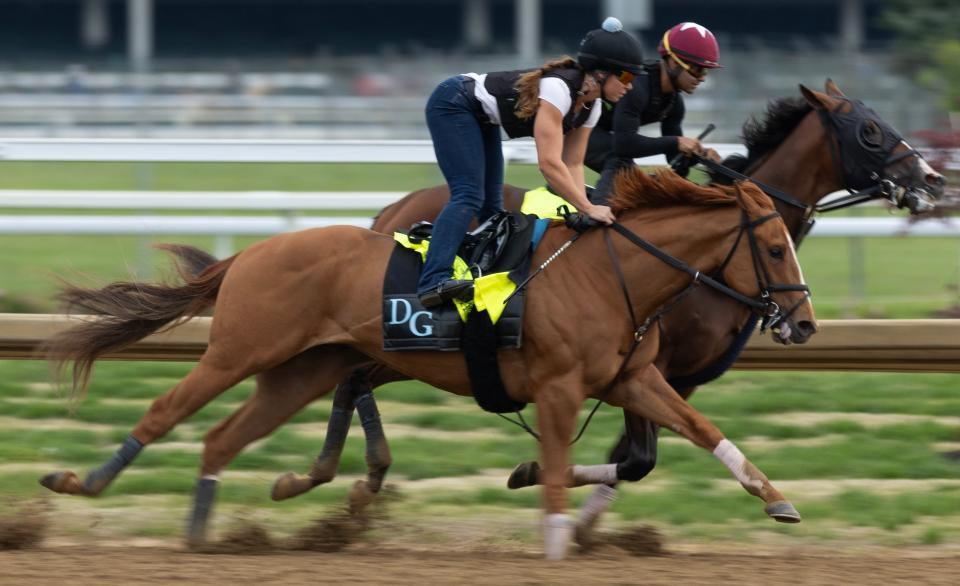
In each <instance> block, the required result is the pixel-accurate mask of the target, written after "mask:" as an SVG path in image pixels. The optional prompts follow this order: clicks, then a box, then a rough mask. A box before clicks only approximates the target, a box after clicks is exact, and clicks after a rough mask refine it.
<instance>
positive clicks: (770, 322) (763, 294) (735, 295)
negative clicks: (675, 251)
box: [604, 208, 810, 342]
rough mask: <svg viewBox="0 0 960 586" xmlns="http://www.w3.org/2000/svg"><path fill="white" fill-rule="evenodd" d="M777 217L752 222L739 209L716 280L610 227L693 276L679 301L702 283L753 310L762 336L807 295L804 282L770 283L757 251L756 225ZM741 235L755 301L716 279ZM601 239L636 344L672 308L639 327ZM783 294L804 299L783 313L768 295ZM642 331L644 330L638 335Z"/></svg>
mask: <svg viewBox="0 0 960 586" xmlns="http://www.w3.org/2000/svg"><path fill="white" fill-rule="evenodd" d="M779 217H780V214H779V212H772V213H770V214H767V215H765V216H762V217H760V218H756V219H753V220H751V219H750V217H749V216H748V215H747V212H746V211H745V210H743V209H742V208H741V218H740V230H739V232H738V233H737V238H736V240H735V241H734V243H733V246H731V247H730V251H729V252H728V253H727V255H726V257H725V258H724V260H723V262H722V263H721V265H720V268H718V269H717V271H716V272H715V273H714V274H715V275H717V276H716V277H711V276H709V275H704V274H703V273H701V272H700V271H698V270H697V269H694V268H693V267H691V266H690V265H688V264H687V263H685V262H683V261H682V260H680V259H678V258H676V257H675V256H671V255H669V254H667V253H666V252H664V251H663V250H661V249H660V248H659V247H657V246H656V245H654V244H653V243H651V242H649V241H647V240H644V239H643V238H641V237H640V236H638V235H637V234H636V233H634V232H633V231H631V230H630V229H629V228H627V227H626V226H624V225H623V224H621V223H619V222H614V223H613V224H611V225H610V226H609V227H610V229H612V230H613V231H615V232H617V233H618V234H620V235H621V236H623V237H624V238H626V239H627V240H629V241H630V242H632V243H633V244H634V245H636V246H638V247H640V248H642V249H643V250H645V251H647V252H648V253H650V254H651V255H653V256H654V257H656V258H658V259H659V260H661V261H663V262H664V263H665V264H667V265H669V266H671V267H673V268H675V269H677V270H679V271H682V272H684V273H687V274H688V275H690V276H691V277H693V280H692V281H691V282H690V284H689V285H688V286H687V288H686V290H684V291H683V292H681V293H680V294H679V295H678V296H677V297H678V298H679V297H681V296H684V295H685V294H686V293H687V290H691V289H692V288H693V287H694V286H695V285H697V284H699V283H702V284H703V285H705V286H707V287H710V288H711V289H714V290H716V291H718V292H720V293H721V294H723V295H726V296H727V297H730V298H732V299H734V300H736V301H739V302H740V303H742V304H744V305H746V306H747V307H749V308H750V309H751V310H753V311H754V313H756V314H757V315H758V316H759V317H760V318H761V324H760V331H761V333H762V332H765V331H766V330H767V328H776V327H777V325H778V324H779V323H780V322H782V321H783V320H785V319H787V318H789V317H790V316H791V315H793V313H794V312H795V311H796V310H797V309H798V308H799V307H800V306H801V305H802V304H803V302H804V300H805V299H806V298H807V297H808V296H809V295H810V288H809V287H807V285H806V284H805V283H797V284H794V283H786V284H781V283H773V282H772V280H771V278H770V272H769V271H768V270H767V266H766V263H764V261H763V258H762V254H761V252H760V245H759V244H758V242H757V238H756V234H755V229H756V227H757V226H759V225H761V224H764V223H766V222H767V221H769V220H772V219H774V218H779ZM744 234H746V235H747V242H748V243H749V246H750V256H751V259H752V262H753V272H754V276H755V277H756V280H757V287H758V288H759V290H760V296H759V298H756V299H755V298H753V297H749V296H747V295H744V294H743V293H740V292H739V291H736V290H734V289H732V288H730V287H729V286H727V285H726V284H724V283H723V282H722V281H721V280H720V277H719V275H720V274H722V273H723V270H724V269H725V268H726V267H727V265H728V264H729V263H730V261H731V260H732V259H733V255H734V254H735V253H736V251H737V248H738V247H739V245H740V242H741V240H743V235H744ZM604 238H605V239H606V242H607V251H608V252H609V254H610V259H611V261H612V262H613V266H614V269H615V270H616V273H617V278H618V280H619V283H620V288H621V290H622V292H623V295H624V299H625V300H626V304H627V309H628V310H629V313H630V319H631V322H632V323H633V326H634V339H635V340H637V342H639V339H638V338H642V336H643V333H645V332H646V329H647V328H648V327H649V324H650V323H653V322H654V321H656V320H657V319H658V318H659V317H660V316H661V315H663V314H664V313H666V311H668V310H669V308H671V307H672V305H665V306H663V307H661V308H660V310H659V311H657V312H656V313H654V314H653V315H651V316H650V317H649V318H647V320H645V322H644V324H642V325H638V324H637V318H636V315H635V313H634V311H633V303H632V302H631V300H630V292H629V290H628V288H627V284H626V280H625V279H624V276H623V271H622V270H621V269H620V262H619V260H618V259H617V255H616V252H615V250H614V248H613V244H612V242H611V240H610V232H609V231H604ZM785 291H803V292H804V293H805V295H804V297H803V298H801V299H800V300H799V301H798V302H797V303H795V304H794V305H793V306H791V307H790V308H789V309H788V310H787V311H786V312H785V311H784V310H783V309H782V308H781V307H780V306H779V305H778V304H777V303H776V302H775V301H774V300H773V298H772V296H771V293H777V292H785ZM641 330H643V331H642V332H641Z"/></svg>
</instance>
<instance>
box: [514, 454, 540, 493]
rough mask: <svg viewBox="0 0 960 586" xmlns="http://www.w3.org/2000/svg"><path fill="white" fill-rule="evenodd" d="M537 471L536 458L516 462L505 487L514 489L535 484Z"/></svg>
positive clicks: (538, 470) (538, 465)
mask: <svg viewBox="0 0 960 586" xmlns="http://www.w3.org/2000/svg"><path fill="white" fill-rule="evenodd" d="M539 472H540V464H539V463H538V462H537V461H536V460H534V461H532V462H522V463H520V464H517V467H516V468H514V469H513V472H511V473H510V478H508V479H507V488H509V489H514V490H515V489H518V488H524V487H527V486H536V485H537V475H538V474H539Z"/></svg>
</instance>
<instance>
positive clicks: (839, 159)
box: [691, 97, 931, 246]
mask: <svg viewBox="0 0 960 586" xmlns="http://www.w3.org/2000/svg"><path fill="white" fill-rule="evenodd" d="M834 99H837V100H840V101H842V102H844V103H846V104H850V111H848V112H843V111H842V110H843V105H842V104H841V105H840V106H838V107H837V108H834V109H833V110H827V109H823V108H816V112H817V114H818V116H819V117H820V122H821V124H822V125H823V128H824V131H825V132H826V134H827V142H828V143H829V145H830V153H831V158H832V160H833V163H834V168H836V169H838V172H839V174H840V183H841V185H843V186H844V189H846V190H847V192H848V194H847V195H845V196H843V197H839V198H836V199H834V200H831V201H830V202H827V203H824V204H805V203H803V202H802V201H800V200H798V199H797V198H795V197H793V196H792V195H790V194H788V193H786V192H785V191H783V190H780V189H777V188H775V187H772V186H770V185H767V184H765V183H763V182H761V181H757V180H756V179H753V178H751V177H748V176H747V175H745V174H743V173H740V172H738V171H734V170H733V169H730V168H729V167H726V166H724V165H722V164H720V163H716V162H714V161H711V160H710V159H707V158H706V157H702V156H700V155H697V154H693V155H691V158H693V159H694V161H695V162H696V163H699V164H701V165H703V166H705V167H707V168H708V169H710V170H711V171H713V172H715V173H717V174H720V175H723V176H725V177H727V178H729V179H732V180H734V181H743V180H748V181H751V182H752V183H754V184H755V185H756V186H757V187H759V188H760V189H761V190H763V192H764V193H766V194H767V195H769V196H770V197H772V198H774V199H777V200H779V201H781V202H783V203H785V204H787V205H789V206H791V207H794V208H797V209H800V210H803V221H804V227H803V229H802V230H801V231H800V233H799V234H798V235H797V237H796V238H795V239H794V240H795V243H796V245H797V246H799V245H800V241H801V240H802V239H803V237H804V236H806V235H807V234H808V233H809V232H810V229H811V228H813V225H814V223H815V220H814V218H813V216H814V214H816V213H824V212H832V211H835V210H839V209H843V208H846V207H850V206H853V205H857V204H860V203H863V202H866V201H871V200H878V199H886V200H888V201H890V202H891V203H892V204H894V205H896V206H897V207H898V208H903V207H907V208H909V209H910V211H911V212H912V213H918V212H921V211H925V210H927V209H929V208H930V207H931V204H930V203H929V202H928V201H927V200H926V199H925V198H924V196H923V195H921V194H919V193H917V192H916V190H908V189H907V188H905V187H901V186H899V185H898V183H897V180H898V179H899V177H897V176H895V175H890V174H889V173H888V169H889V168H890V167H891V166H893V165H894V164H895V163H898V162H900V161H902V160H903V159H906V158H908V157H917V158H918V159H922V158H923V155H921V154H920V153H919V152H917V150H916V149H912V148H911V149H907V150H905V151H903V152H901V153H897V154H893V150H894V149H895V148H897V145H899V144H900V143H901V142H902V141H903V137H902V136H901V135H900V133H898V132H897V131H896V130H894V129H893V127H891V126H890V125H889V124H887V123H886V122H884V121H883V120H882V119H881V118H880V117H879V116H877V114H876V112H874V111H873V110H871V109H870V108H868V107H867V106H865V105H864V104H863V102H861V101H859V100H851V99H849V98H844V97H835V98H834ZM871 123H872V124H871ZM856 147H859V148H856Z"/></svg>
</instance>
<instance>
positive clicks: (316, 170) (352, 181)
mask: <svg viewBox="0 0 960 586" xmlns="http://www.w3.org/2000/svg"><path fill="white" fill-rule="evenodd" d="M0 171H2V172H0V189H11V188H24V189H124V190H126V189H130V190H132V189H156V190H281V191H294V192H295V191H303V190H307V191H324V190H388V191H412V190H414V189H418V188H421V187H426V186H429V185H435V184H438V183H441V182H442V177H441V176H440V174H439V171H438V170H437V169H436V167H435V166H433V165H401V164H392V165H387V164H384V165H360V164H326V165H321V164H317V165H314V164H200V163H192V164H187V163H151V164H147V163H109V164H108V163H104V164H86V163H67V164H64V163H57V164H52V163H23V162H3V163H0ZM594 178H595V175H594V174H592V173H589V174H588V181H592V180H593V179H594ZM507 181H509V182H512V183H515V184H519V185H529V186H534V185H539V184H541V183H542V177H541V176H540V174H539V172H538V171H537V169H536V167H535V166H532V165H511V166H509V167H508V169H507ZM0 211H2V212H3V213H33V212H36V210H0ZM373 212H374V210H368V211H366V212H365V213H367V214H369V215H372V214H373ZM97 213H111V212H109V211H107V212H100V211H98V212H97ZM186 213H189V214H191V215H195V214H196V213H198V212H186ZM200 213H202V212H200ZM257 213H259V212H257ZM343 213H350V214H354V213H357V212H355V211H351V212H343ZM850 213H852V214H859V215H876V214H883V213H886V212H884V211H883V210H881V209H869V210H856V211H853V212H850ZM162 240H164V241H176V242H184V243H188V244H193V245H196V246H200V247H201V248H205V249H207V250H211V249H212V247H213V239H212V238H207V237H189V238H185V237H177V236H171V237H165V238H163V239H162ZM154 241H156V240H155V239H151V238H137V237H118V236H84V237H80V236H43V237H40V236H36V237H29V236H16V237H13V236H0V267H3V271H2V272H0V311H27V312H30V311H35V312H36V311H52V310H53V309H54V308H55V302H54V301H53V293H54V289H55V286H56V283H57V277H58V276H59V277H63V278H67V279H69V280H72V281H79V282H81V283H84V284H87V285H98V286H99V285H103V284H105V283H106V282H109V281H111V280H116V279H124V278H127V277H128V276H129V275H131V274H137V275H139V276H140V277H141V278H157V276H158V275H163V274H165V269H163V267H165V266H166V260H165V258H164V257H163V255H161V254H159V253H156V252H152V251H151V250H150V244H151V242H154ZM255 241H256V239H253V238H237V239H235V247H236V248H237V249H240V248H243V247H245V246H248V245H249V244H250V243H252V242H255ZM851 246H852V245H851V241H850V240H848V239H842V238H811V239H808V240H807V241H806V242H805V243H804V246H803V247H802V249H801V251H800V259H801V262H802V264H803V267H804V273H805V275H806V277H807V280H808V282H809V284H810V286H811V289H812V290H813V293H814V302H815V308H816V309H817V311H818V314H819V315H820V317H840V316H844V317H846V316H879V317H925V316H928V315H930V314H931V313H932V312H934V311H936V310H939V309H943V308H945V307H947V306H949V305H951V304H955V303H957V302H958V301H960V294H958V290H960V289H958V283H960V244H958V243H957V241H956V239H950V238H868V239H864V240H862V246H863V256H864V259H865V261H864V271H865V277H864V281H863V282H862V283H861V284H859V285H858V284H854V283H853V282H852V280H851V278H850V275H851V271H852V270H853V269H852V267H851V263H850V260H849V259H850V254H851ZM167 272H168V271H167ZM861 288H862V291H860V289H861Z"/></svg>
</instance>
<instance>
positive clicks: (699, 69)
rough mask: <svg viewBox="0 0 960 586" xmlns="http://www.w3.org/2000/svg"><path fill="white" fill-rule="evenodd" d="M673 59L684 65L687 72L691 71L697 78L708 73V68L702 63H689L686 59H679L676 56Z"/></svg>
mask: <svg viewBox="0 0 960 586" xmlns="http://www.w3.org/2000/svg"><path fill="white" fill-rule="evenodd" d="M673 60H674V61H676V62H677V63H679V64H680V67H683V68H684V69H685V70H686V71H687V73H689V74H690V75H692V76H694V77H696V78H702V77H704V76H706V75H707V68H706V67H704V66H702V65H696V64H694V63H687V62H686V61H684V60H682V59H677V58H676V57H674V58H673Z"/></svg>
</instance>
